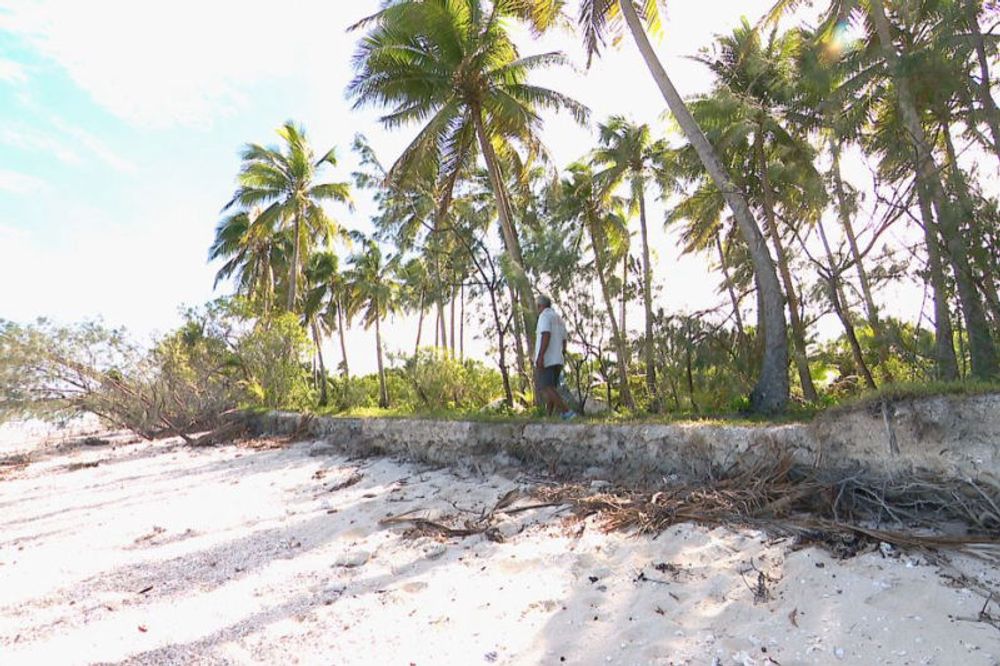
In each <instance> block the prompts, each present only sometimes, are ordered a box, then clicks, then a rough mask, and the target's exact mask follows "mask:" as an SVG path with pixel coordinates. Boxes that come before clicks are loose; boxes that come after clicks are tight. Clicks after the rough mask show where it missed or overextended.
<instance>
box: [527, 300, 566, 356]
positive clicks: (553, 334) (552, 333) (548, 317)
mask: <svg viewBox="0 0 1000 666" xmlns="http://www.w3.org/2000/svg"><path fill="white" fill-rule="evenodd" d="M542 333H548V334H549V346H548V347H546V348H545V358H544V359H543V364H544V365H545V367H546V368H547V367H549V366H550V365H562V364H563V343H564V342H565V340H566V325H565V324H563V320H562V318H561V317H560V316H559V315H557V314H556V311H555V310H553V309H552V308H551V307H549V308H545V309H544V310H542V313H541V314H540V315H538V326H537V327H536V328H535V355H534V357H533V358H534V360H536V361H537V360H538V350H539V349H541V348H542Z"/></svg>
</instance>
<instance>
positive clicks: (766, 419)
mask: <svg viewBox="0 0 1000 666" xmlns="http://www.w3.org/2000/svg"><path fill="white" fill-rule="evenodd" d="M989 394H1000V383H998V382H977V381H959V382H933V383H930V384H915V383H912V384H911V383H901V384H892V385H887V386H883V387H881V388H880V389H878V390H877V391H871V392H867V393H864V394H862V395H858V396H853V397H850V398H845V399H843V400H841V401H840V402H837V403H831V402H825V403H819V404H807V403H803V402H800V401H795V400H794V399H793V400H792V401H791V402H790V403H789V406H788V409H787V410H786V411H785V412H784V413H783V414H777V415H773V414H772V415H756V414H746V413H735V412H729V413H697V412H691V411H685V412H668V413H665V414H646V413H635V412H612V413H608V414H603V415H599V416H583V415H579V416H578V417H577V418H575V419H574V420H573V421H572V423H574V424H588V425H698V424H701V425H718V426H744V427H754V426H773V425H789V424H795V423H808V422H810V421H812V420H813V419H814V418H816V417H817V416H820V415H822V414H838V413H843V412H850V411H856V410H863V409H870V408H872V407H873V406H875V405H878V404H879V403H881V402H882V401H883V400H887V401H889V402H898V401H901V400H914V399H920V398H935V397H941V396H976V395H989ZM262 411H267V410H262ZM309 413H311V414H313V415H315V416H323V417H328V418H355V419H419V420H425V421H471V422H474V423H520V424H524V423H562V422H563V421H562V420H561V419H560V418H559V417H558V416H553V417H547V416H544V415H542V414H541V413H540V412H539V411H536V410H526V411H524V412H521V413H511V412H487V411H483V410H481V409H468V410H455V409H439V410H413V409H412V408H410V407H392V408H389V409H381V408H378V407H356V408H353V409H349V410H346V411H338V410H336V409H334V408H332V407H327V408H317V409H313V410H310V412H309Z"/></svg>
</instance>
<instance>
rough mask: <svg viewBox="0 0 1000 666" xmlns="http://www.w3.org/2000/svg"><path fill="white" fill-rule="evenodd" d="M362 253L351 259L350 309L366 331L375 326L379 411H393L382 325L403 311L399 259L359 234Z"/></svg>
mask: <svg viewBox="0 0 1000 666" xmlns="http://www.w3.org/2000/svg"><path fill="white" fill-rule="evenodd" d="M357 244H358V245H359V247H360V250H359V251H358V252H356V253H354V254H352V255H351V256H350V258H349V259H348V263H349V264H350V268H349V269H348V271H347V275H346V278H347V285H348V287H347V288H348V299H347V308H348V312H349V313H350V314H351V315H355V314H358V315H360V317H361V323H362V325H363V326H364V327H365V330H367V329H369V328H371V327H372V326H373V325H374V326H375V353H376V355H377V360H378V381H379V400H378V404H379V407H382V408H383V409H385V408H387V407H389V390H388V387H387V386H386V381H385V365H384V363H383V354H382V321H383V320H384V319H385V318H386V317H387V316H389V315H390V314H391V313H393V312H395V311H396V310H397V309H398V307H399V289H400V287H399V281H398V279H397V277H396V274H397V271H398V269H399V257H398V256H390V257H386V256H384V255H383V254H382V248H380V247H379V245H378V243H376V242H375V240H374V239H372V238H369V237H366V236H362V235H360V234H357Z"/></svg>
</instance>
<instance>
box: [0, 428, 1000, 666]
mask: <svg viewBox="0 0 1000 666" xmlns="http://www.w3.org/2000/svg"><path fill="white" fill-rule="evenodd" d="M314 448H315V447H314V445H312V444H310V443H300V444H296V445H292V446H290V447H288V448H284V449H271V450H251V449H247V448H240V447H235V446H225V447H219V448H213V449H202V450H192V449H190V448H186V447H184V446H182V445H180V444H179V443H178V442H176V441H170V440H167V441H163V442H156V443H138V444H130V445H124V446H117V447H114V448H112V447H111V446H97V447H94V446H89V447H83V446H70V447H65V448H64V449H63V450H61V451H57V452H55V453H50V454H48V455H41V454H42V453H44V451H36V453H35V456H34V459H33V462H31V463H30V464H28V465H27V466H24V467H12V466H5V467H0V664H3V665H5V666H6V665H10V664H88V663H128V664H190V663H205V664H228V663H235V664H242V663H266V664H285V663H303V664H365V665H370V664H400V665H402V666H408V665H409V664H417V665H419V666H424V665H439V664H490V663H493V664H560V663H568V664H629V665H631V664H744V665H749V664H775V663H777V664H782V665H783V666H789V665H792V664H941V665H945V664H949V665H950V664H963V665H979V664H982V665H988V666H993V665H996V664H1000V630H998V629H997V628H995V627H993V626H991V625H990V624H988V623H984V622H977V621H974V620H975V619H976V618H977V616H978V613H979V611H980V609H982V607H983V604H984V601H985V599H984V597H983V596H982V593H981V591H980V590H977V589H970V588H969V586H967V585H962V584H957V583H956V582H955V581H954V575H955V574H956V572H957V571H962V572H964V573H965V574H967V575H970V576H974V577H977V579H978V581H979V584H980V585H981V586H985V587H986V588H990V587H992V588H993V589H1000V583H998V582H997V578H998V575H997V573H996V571H995V568H994V567H993V566H991V565H989V564H986V563H982V562H977V561H974V560H970V559H967V558H957V559H954V561H953V565H952V566H953V567H955V568H954V569H948V570H947V571H944V572H942V570H941V569H940V568H939V567H938V566H936V565H934V564H931V563H929V562H928V561H926V559H925V557H924V556H921V555H912V554H900V553H898V552H893V551H891V550H886V552H881V551H876V552H872V553H868V554H865V555H862V556H860V557H857V558H855V559H852V560H848V561H838V560H834V559H832V558H831V556H829V555H828V554H826V553H825V552H822V551H819V550H816V549H805V550H798V551H793V550H791V549H790V543H789V542H787V541H774V540H770V539H769V538H768V537H767V535H765V534H763V533H758V532H753V531H735V530H728V529H714V530H710V529H707V528H703V527H699V526H694V525H680V526H676V527H674V528H672V529H670V530H669V531H667V532H666V533H664V534H662V535H661V536H659V538H656V539H650V538H647V537H639V538H637V537H633V536H630V535H627V534H604V533H603V532H601V531H600V530H599V529H598V527H597V525H596V524H595V523H594V522H593V521H587V522H577V521H574V520H572V519H571V517H570V516H569V514H568V513H567V512H566V510H565V508H560V507H545V508H540V509H533V510H530V511H524V512H520V513H515V514H512V515H508V516H504V517H502V518H500V519H499V520H498V528H499V529H498V533H499V535H500V536H502V537H503V540H502V542H498V541H494V540H491V539H488V538H486V537H485V536H483V535H477V536H472V537H467V538H452V539H440V538H437V537H433V536H428V535H426V534H425V535H423V536H420V535H414V534H413V533H412V532H413V531H412V530H411V529H410V526H409V525H408V524H398V525H391V526H386V525H382V524H380V521H381V520H383V519H385V518H386V517H388V516H399V515H400V514H404V513H405V512H408V511H413V510H420V511H423V512H425V513H421V514H420V515H423V516H426V517H429V518H432V519H435V518H440V519H443V520H449V521H451V522H452V523H453V524H458V523H460V522H461V520H462V519H463V518H464V517H468V518H474V517H476V516H477V515H479V514H481V513H482V512H484V511H486V510H488V509H490V508H491V507H493V506H494V505H495V503H496V502H497V500H498V498H500V497H501V496H503V495H504V494H505V493H507V492H508V491H510V490H512V489H515V488H527V487H529V486H530V484H531V483H532V480H529V479H526V478H515V479H511V478H505V477H501V476H486V477H483V476H475V475H463V474H462V473H456V472H454V471H451V470H446V469H439V470H432V469H429V468H427V467H422V466H417V465H413V464H409V463H402V462H398V461H393V460H388V459H366V460H349V459H346V458H345V457H336V456H334V457H331V456H329V455H324V456H310V455H309V454H310V451H312V450H313V449H314ZM4 453H5V452H4V451H2V450H0V456H2V455H3V454H4ZM94 463H97V464H96V465H94ZM351 482H353V483H351ZM523 501H526V500H523ZM515 506H517V505H516V504H515ZM494 536H496V534H495V535H494ZM949 572H950V573H949ZM761 581H762V582H763V585H762V586H760V585H759V584H760V583H761ZM761 592H764V593H766V594H759V593H761ZM755 597H756V598H755ZM989 608H991V609H992V611H993V612H994V614H997V615H1000V612H998V610H997V606H996V605H993V606H990V607H989ZM961 618H965V619H961Z"/></svg>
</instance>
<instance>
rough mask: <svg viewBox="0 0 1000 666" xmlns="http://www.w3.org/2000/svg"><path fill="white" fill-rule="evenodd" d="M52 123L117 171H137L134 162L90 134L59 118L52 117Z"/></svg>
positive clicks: (89, 152)
mask: <svg viewBox="0 0 1000 666" xmlns="http://www.w3.org/2000/svg"><path fill="white" fill-rule="evenodd" d="M51 122H52V124H53V126H55V127H56V128H58V129H59V130H60V131H62V132H64V133H65V134H66V135H68V136H70V137H72V138H73V139H74V140H75V141H76V142H77V143H79V144H80V146H82V147H83V148H84V149H85V151H86V152H87V153H88V154H90V155H93V156H94V157H96V158H97V159H98V160H100V161H101V162H104V163H105V164H107V165H108V166H109V167H111V168H112V169H114V170H115V171H119V172H121V173H135V172H136V171H137V167H136V165H135V164H134V163H133V162H131V161H130V160H128V159H127V158H125V157H122V156H121V155H119V154H118V153H116V152H115V151H114V150H112V149H111V147H110V146H108V145H107V144H106V143H104V142H103V141H102V140H101V139H100V138H98V137H96V136H94V135H93V134H91V133H90V132H87V131H86V130H84V129H82V128H80V127H76V126H74V125H71V124H69V123H67V122H66V121H64V120H62V119H60V118H57V117H52V119H51Z"/></svg>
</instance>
